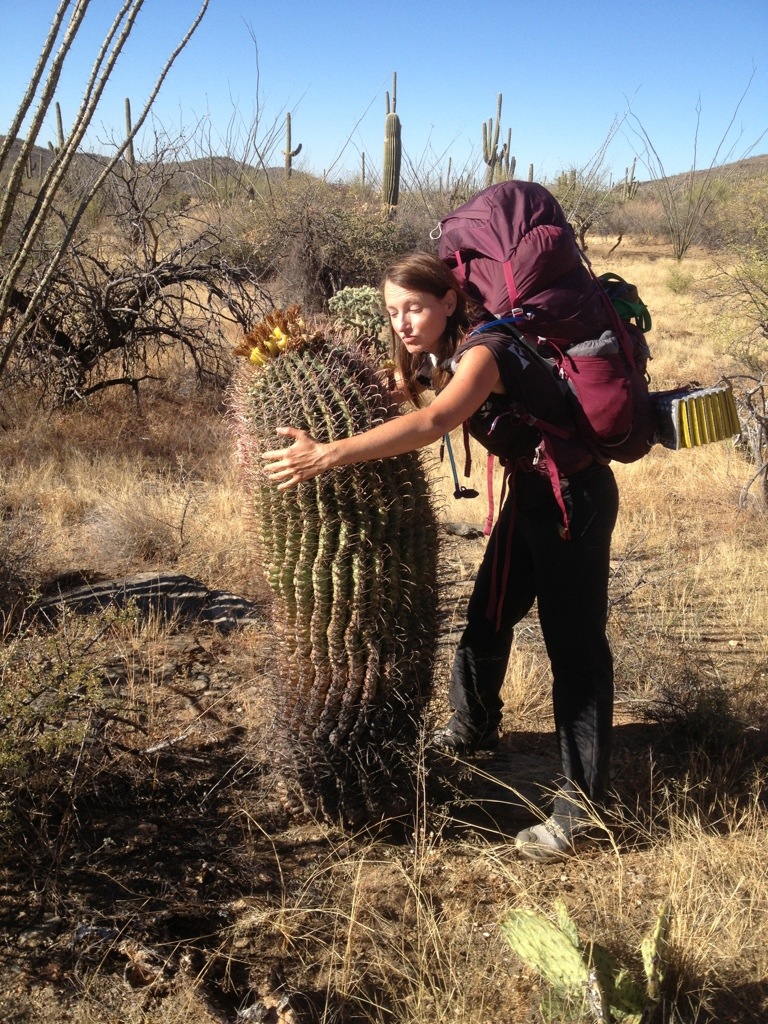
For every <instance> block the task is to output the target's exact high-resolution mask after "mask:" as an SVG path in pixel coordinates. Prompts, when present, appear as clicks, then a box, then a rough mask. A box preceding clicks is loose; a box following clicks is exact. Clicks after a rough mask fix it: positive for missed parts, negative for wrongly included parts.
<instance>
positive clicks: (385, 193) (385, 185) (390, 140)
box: [381, 71, 403, 211]
mask: <svg viewBox="0 0 768 1024" xmlns="http://www.w3.org/2000/svg"><path fill="white" fill-rule="evenodd" d="M386 96H387V116H386V119H385V121H384V165H383V169H382V173H381V195H382V199H383V200H384V205H385V206H386V207H388V208H389V209H390V210H391V211H394V209H395V207H396V206H397V200H398V198H399V195H400V164H401V162H402V158H403V142H402V138H401V125H400V118H399V116H398V114H397V72H396V71H394V72H393V73H392V107H391V109H390V104H389V93H387V94H386Z"/></svg>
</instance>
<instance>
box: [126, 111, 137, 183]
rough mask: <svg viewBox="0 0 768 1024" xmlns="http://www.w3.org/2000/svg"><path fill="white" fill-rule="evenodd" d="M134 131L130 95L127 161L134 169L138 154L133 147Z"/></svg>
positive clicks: (127, 112) (127, 125)
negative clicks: (132, 135)
mask: <svg viewBox="0 0 768 1024" xmlns="http://www.w3.org/2000/svg"><path fill="white" fill-rule="evenodd" d="M132 131H133V122H132V120H131V101H130V98H129V97H128V96H126V97H125V137H126V139H127V140H128V147H127V149H126V151H125V162H126V164H127V165H128V166H129V167H130V168H131V170H133V169H134V168H135V167H136V154H135V152H134V149H133V139H132V137H131V133H132Z"/></svg>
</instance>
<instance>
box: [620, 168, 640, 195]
mask: <svg viewBox="0 0 768 1024" xmlns="http://www.w3.org/2000/svg"><path fill="white" fill-rule="evenodd" d="M636 165H637V157H635V159H634V160H633V161H632V166H631V167H627V168H626V169H625V170H624V186H623V188H622V190H621V198H622V200H623V201H624V202H625V203H626V202H628V201H629V200H630V199H634V197H635V196H636V195H637V187H638V186H637V182H636V181H635V166H636Z"/></svg>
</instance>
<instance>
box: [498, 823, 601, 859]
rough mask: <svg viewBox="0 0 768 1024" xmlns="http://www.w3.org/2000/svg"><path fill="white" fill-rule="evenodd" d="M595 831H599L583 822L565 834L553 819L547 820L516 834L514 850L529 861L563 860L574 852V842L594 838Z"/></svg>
mask: <svg viewBox="0 0 768 1024" xmlns="http://www.w3.org/2000/svg"><path fill="white" fill-rule="evenodd" d="M597 831H600V829H599V828H598V827H597V826H592V825H590V824H588V823H586V822H585V823H583V824H576V825H574V826H573V827H572V828H571V829H569V831H568V832H566V831H565V830H564V829H563V827H562V826H561V825H558V823H557V822H556V821H555V819H554V818H553V817H552V818H547V820H546V821H542V822H541V823H540V824H538V825H533V826H532V827H531V828H525V829H523V831H522V832H518V833H517V836H516V837H515V849H516V850H517V851H518V853H519V854H520V855H521V856H522V857H527V858H528V859H529V860H538V861H553V860H563V859H564V858H566V857H570V856H572V855H573V853H574V852H575V851H574V843H575V840H578V839H580V838H581V839H589V838H590V837H591V838H596V832H597Z"/></svg>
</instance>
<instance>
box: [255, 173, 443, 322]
mask: <svg viewBox="0 0 768 1024" xmlns="http://www.w3.org/2000/svg"><path fill="white" fill-rule="evenodd" d="M252 218H253V219H252V225H251V228H250V232H249V237H250V238H251V239H252V242H253V244H254V246H256V247H258V249H259V252H260V257H261V259H262V261H263V264H262V266H263V269H264V272H265V275H266V276H267V278H268V280H269V281H270V284H271V288H272V291H273V294H274V295H275V298H276V300H277V301H281V302H285V304H286V305H287V304H292V303H297V304H298V305H300V306H301V307H302V308H303V309H305V310H307V311H308V312H312V311H321V310H325V309H326V304H327V301H328V299H329V298H330V297H331V296H332V295H333V294H334V293H335V292H337V291H340V290H341V289H343V288H347V287H354V288H357V287H360V286H362V285H369V286H376V285H378V283H379V279H380V278H381V275H382V273H383V271H384V270H385V269H386V267H387V266H388V264H389V263H391V262H392V261H393V260H394V259H395V258H396V257H398V256H400V255H401V254H402V253H403V252H407V251H410V250H412V249H419V248H425V247H427V246H428V245H429V231H430V230H431V228H432V227H433V226H434V222H433V220H432V218H431V216H430V215H429V214H428V213H427V212H426V209H425V208H420V207H419V205H418V204H417V203H408V202H406V201H403V203H401V206H400V208H399V210H398V215H397V216H396V217H392V216H390V215H389V214H388V212H387V210H386V209H385V208H384V207H383V206H382V204H381V200H380V198H379V196H378V194H377V193H376V192H374V191H372V190H370V189H364V188H361V187H356V186H353V185H340V184H328V183H326V182H322V181H318V180H316V179H312V178H300V177H292V178H290V179H289V180H287V181H284V182H276V183H274V184H273V185H272V188H271V191H270V193H269V194H268V195H267V196H262V197H261V198H260V200H259V201H258V202H254V204H253V207H252Z"/></svg>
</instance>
